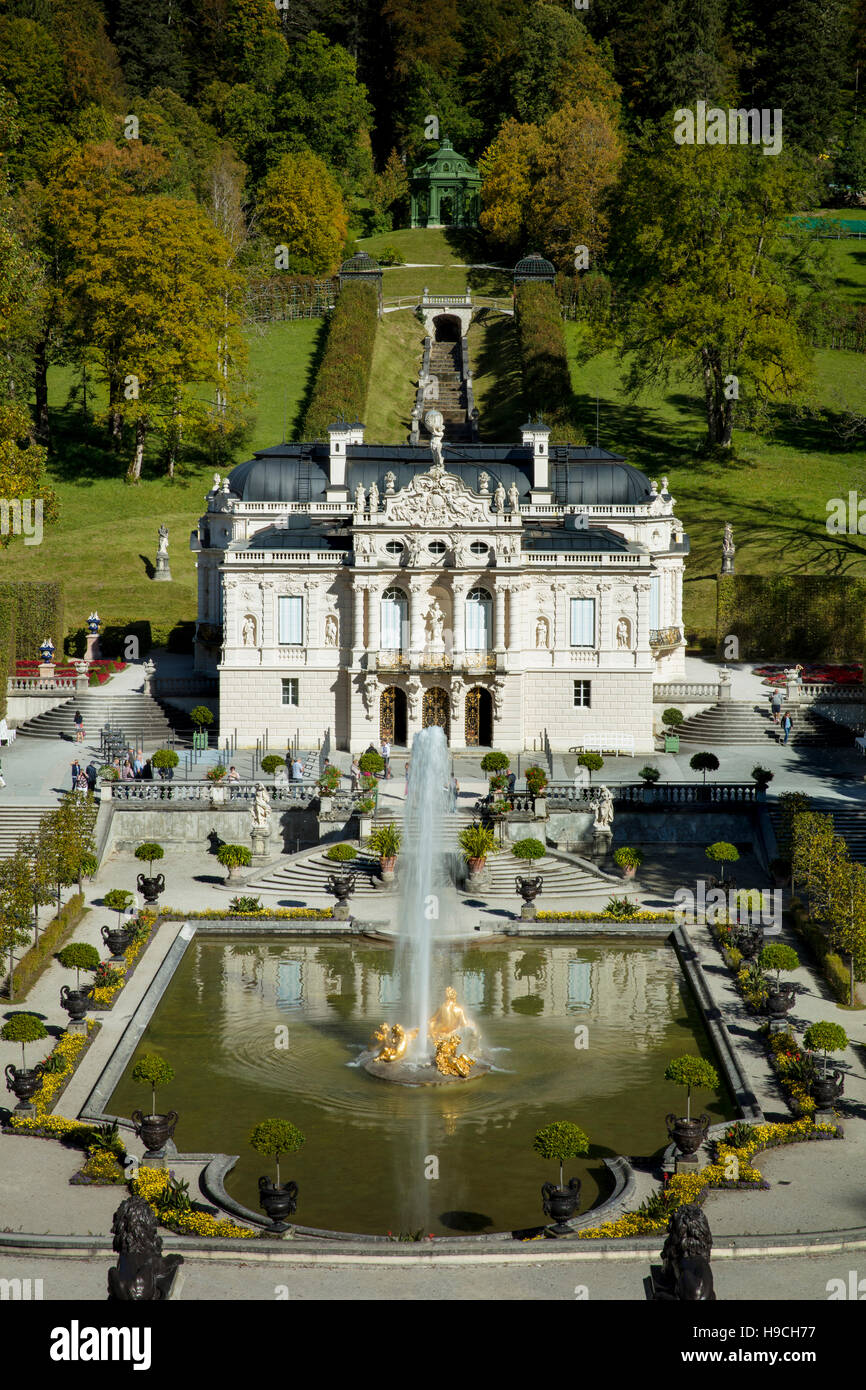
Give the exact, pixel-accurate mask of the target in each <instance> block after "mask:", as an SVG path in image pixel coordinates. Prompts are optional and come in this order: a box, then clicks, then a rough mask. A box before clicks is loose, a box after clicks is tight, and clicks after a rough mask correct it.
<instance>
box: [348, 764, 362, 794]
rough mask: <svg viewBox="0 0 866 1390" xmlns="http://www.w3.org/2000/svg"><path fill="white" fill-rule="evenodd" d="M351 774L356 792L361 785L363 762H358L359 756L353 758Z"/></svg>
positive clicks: (353, 789) (353, 788)
mask: <svg viewBox="0 0 866 1390" xmlns="http://www.w3.org/2000/svg"><path fill="white" fill-rule="evenodd" d="M350 776H351V778H352V791H353V792H356V791H357V790H358V788H359V787H360V785H361V764H360V763H359V762H358V759H357V757H355V758H353V759H352V766H351V768H350Z"/></svg>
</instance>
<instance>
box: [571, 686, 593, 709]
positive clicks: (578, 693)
mask: <svg viewBox="0 0 866 1390" xmlns="http://www.w3.org/2000/svg"><path fill="white" fill-rule="evenodd" d="M591 685H592V681H575V682H574V706H575V709H589V706H590V704H591V700H590V687H591Z"/></svg>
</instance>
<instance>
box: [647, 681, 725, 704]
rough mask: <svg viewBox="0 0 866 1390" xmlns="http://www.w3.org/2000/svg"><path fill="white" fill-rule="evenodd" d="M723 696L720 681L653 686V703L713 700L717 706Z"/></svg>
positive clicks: (671, 682) (675, 682)
mask: <svg viewBox="0 0 866 1390" xmlns="http://www.w3.org/2000/svg"><path fill="white" fill-rule="evenodd" d="M720 695H721V687H720V685H719V683H718V681H665V682H663V683H661V684H659V685H654V686H653V701H654V703H656V704H667V703H668V701H670V700H674V701H676V700H682V701H684V702H685V703H688V702H689V701H691V700H711V701H712V702H713V704H715V703H716V702H717V701H718V700H719V698H720Z"/></svg>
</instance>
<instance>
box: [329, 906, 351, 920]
mask: <svg viewBox="0 0 866 1390" xmlns="http://www.w3.org/2000/svg"><path fill="white" fill-rule="evenodd" d="M333 916H334V921H335V922H348V920H349V918H350V916H351V911H350V908H349V904H348V903H340V902H337V903H334V909H333Z"/></svg>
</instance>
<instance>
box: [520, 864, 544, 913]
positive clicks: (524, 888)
mask: <svg viewBox="0 0 866 1390" xmlns="http://www.w3.org/2000/svg"><path fill="white" fill-rule="evenodd" d="M543 883H544V879H543V878H542V876H541V874H536V875H535V877H534V878H529V877H528V876H524V875H523V874H518V875H517V877H516V878H515V880H514V887H515V888H516V889H517V892H518V893H519V894H520V896H521V898H522V899H523V907H522V908H521V909H520V916H521V917H522V918H523V919H524V920H529V921H531V920H532V919H533V918H534V917H535V912H536V908H535V899H536V898H537V897H538V895H539V893H540V892H541V888H542V885H543Z"/></svg>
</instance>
